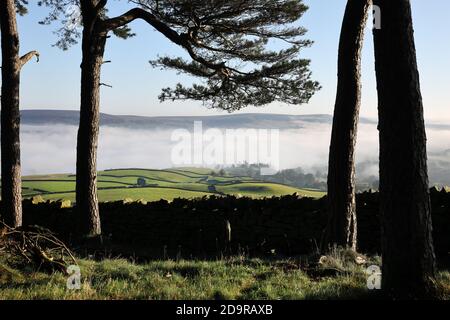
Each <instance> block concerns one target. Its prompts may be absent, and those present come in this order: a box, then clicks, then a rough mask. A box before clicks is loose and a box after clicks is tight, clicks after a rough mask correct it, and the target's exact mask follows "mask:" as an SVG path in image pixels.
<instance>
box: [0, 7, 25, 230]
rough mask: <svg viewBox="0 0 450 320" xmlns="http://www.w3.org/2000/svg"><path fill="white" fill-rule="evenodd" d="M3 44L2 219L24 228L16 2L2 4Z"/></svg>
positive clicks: (19, 65) (0, 18)
mask: <svg viewBox="0 0 450 320" xmlns="http://www.w3.org/2000/svg"><path fill="white" fill-rule="evenodd" d="M0 28H1V38H2V39H1V43H2V90H1V95H2V96H1V169H2V174H1V175H2V181H1V182H2V185H1V188H2V216H3V220H4V222H5V223H6V224H8V225H10V226H12V227H17V226H20V225H22V182H21V173H20V171H21V170H20V135H19V133H20V131H19V130H20V110H19V88H20V69H21V60H20V57H19V34H18V31H17V23H16V7H15V4H14V0H2V1H0Z"/></svg>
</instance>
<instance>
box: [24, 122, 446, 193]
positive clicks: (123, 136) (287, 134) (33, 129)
mask: <svg viewBox="0 0 450 320" xmlns="http://www.w3.org/2000/svg"><path fill="white" fill-rule="evenodd" d="M191 127H192V128H191V130H189V129H188V128H189V125H187V126H186V128H185V129H183V130H188V131H190V132H191V133H192V131H193V124H192V126H191ZM272 129H277V128H272ZM278 129H279V168H278V169H288V168H299V167H300V168H301V169H302V171H303V172H305V173H313V174H314V175H316V176H318V177H319V176H321V177H322V179H323V177H325V175H326V168H327V160H328V147H329V140H330V134H331V125H330V124H329V123H321V122H312V123H306V122H303V123H302V124H301V125H299V126H298V128H296V129H295V128H292V127H289V129H286V130H283V129H281V128H278ZM174 130H175V128H174V129H145V128H143V127H139V128H129V127H120V126H117V127H115V126H102V127H101V129H100V140H99V146H98V152H99V158H98V169H99V170H104V169H112V168H155V169H163V168H171V167H177V166H180V164H179V163H174V162H173V157H172V150H173V148H174V147H176V145H177V143H178V142H177V141H174V139H173V133H174ZM218 130H219V131H221V132H224V130H225V129H224V128H218ZM427 134H428V154H429V168H430V183H431V184H439V185H450V128H448V127H446V126H429V127H428V130H427ZM76 136H77V126H75V125H67V124H56V125H51V124H45V125H43V124H39V125H34V124H24V125H22V127H21V144H22V170H23V174H24V175H36V174H49V173H74V172H75V162H76V160H75V159H76ZM204 145H205V146H207V145H208V143H205V144H204ZM195 152H196V151H195V150H194V148H193V149H192V153H193V158H194V157H195V156H196V155H195ZM377 159H378V132H377V128H376V124H374V123H367V122H365V123H362V124H361V125H360V127H359V132H358V145H357V163H358V165H357V177H358V181H359V182H365V181H366V180H370V181H373V180H374V179H377V176H378V160H377ZM247 160H248V159H247ZM249 162H251V161H249ZM193 165H195V166H198V165H199V164H198V163H194V164H193ZM216 165H223V164H221V163H216ZM227 165H230V164H229V163H228V164H227ZM184 166H189V164H188V163H187V164H185V165H184ZM203 166H209V167H213V168H214V167H216V166H215V165H211V164H210V163H208V164H205V163H203Z"/></svg>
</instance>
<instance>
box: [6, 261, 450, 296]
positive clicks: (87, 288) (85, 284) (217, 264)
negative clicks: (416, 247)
mask: <svg viewBox="0 0 450 320" xmlns="http://www.w3.org/2000/svg"><path fill="white" fill-rule="evenodd" d="M298 262H299V261H298V260H294V259H285V260H270V261H269V260H262V259H256V258H253V259H247V258H245V257H233V258H226V259H220V260H215V261H191V260H189V261H187V260H179V261H173V260H164V261H152V262H149V263H145V264H135V263H131V262H129V261H127V260H124V259H106V260H103V261H99V262H96V261H92V260H84V259H82V260H79V266H80V268H81V289H80V290H69V289H67V288H66V280H67V277H66V276H65V275H64V274H62V273H53V274H45V273H40V272H33V271H30V270H28V271H19V270H16V269H13V268H11V267H8V266H6V265H5V264H2V263H0V299H15V300H17V299H157V300H160V299H192V300H204V299H263V300H264V299H283V300H284V299H299V300H305V299H367V298H369V299H370V298H377V297H378V295H377V292H376V291H370V290H368V289H367V287H366V281H367V276H366V274H365V272H364V271H365V267H363V266H357V265H351V266H350V265H347V266H346V267H345V268H342V269H340V270H341V273H339V274H338V275H335V276H317V275H314V276H312V275H309V274H308V273H306V272H304V271H302V269H301V268H300V267H299V266H300V264H299V263H298ZM318 270H319V269H318ZM438 279H439V282H440V284H441V287H442V288H443V291H442V293H441V298H442V299H449V298H450V274H449V273H448V272H441V273H440V274H439V277H438Z"/></svg>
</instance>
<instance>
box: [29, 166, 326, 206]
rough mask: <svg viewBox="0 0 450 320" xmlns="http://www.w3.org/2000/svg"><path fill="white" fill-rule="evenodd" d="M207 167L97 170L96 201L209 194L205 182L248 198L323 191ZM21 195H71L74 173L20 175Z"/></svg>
mask: <svg viewBox="0 0 450 320" xmlns="http://www.w3.org/2000/svg"><path fill="white" fill-rule="evenodd" d="M211 171H213V170H211V169H206V168H174V169H167V170H151V169H116V170H105V171H100V172H99V173H98V187H99V199H100V201H116V200H122V199H126V198H130V199H132V200H144V201H156V200H160V199H166V200H172V199H174V198H196V197H202V196H204V195H208V194H211V192H210V190H209V189H208V186H209V185H210V184H214V185H215V186H216V190H217V192H221V193H223V194H233V195H242V196H248V197H252V198H261V197H271V196H282V195H287V194H293V193H295V192H297V193H298V194H299V195H302V196H308V197H314V198H318V197H322V196H323V195H324V193H323V192H320V191H314V190H305V189H298V188H294V187H289V186H285V185H281V184H276V183H269V182H262V181H254V179H253V178H251V177H233V176H226V175H225V176H217V175H214V176H211V175H210V174H211ZM138 178H144V179H145V180H146V184H147V186H146V187H139V188H130V187H133V186H134V187H136V184H137V179H138ZM23 179H24V181H23V195H24V197H25V198H29V197H33V196H36V195H41V196H42V197H43V198H44V199H45V200H58V199H64V200H71V201H74V199H75V177H74V176H73V175H67V174H51V175H35V176H28V177H24V178H23Z"/></svg>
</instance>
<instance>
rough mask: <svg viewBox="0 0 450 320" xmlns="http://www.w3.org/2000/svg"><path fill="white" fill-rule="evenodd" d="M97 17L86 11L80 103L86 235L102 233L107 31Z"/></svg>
mask: <svg viewBox="0 0 450 320" xmlns="http://www.w3.org/2000/svg"><path fill="white" fill-rule="evenodd" d="M96 20H97V16H96V15H93V14H91V12H87V13H86V12H84V13H83V23H84V29H83V39H82V51H83V60H82V63H81V106H80V124H79V129H78V137H77V172H76V175H77V178H76V206H77V210H78V212H79V215H80V219H81V231H82V233H83V235H87V236H96V235H100V234H101V226H100V214H99V206H98V196H97V145H98V133H99V115H100V71H101V66H102V63H103V55H104V50H105V44H106V36H107V35H106V32H100V31H98V30H97V29H96V26H95V25H96Z"/></svg>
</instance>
